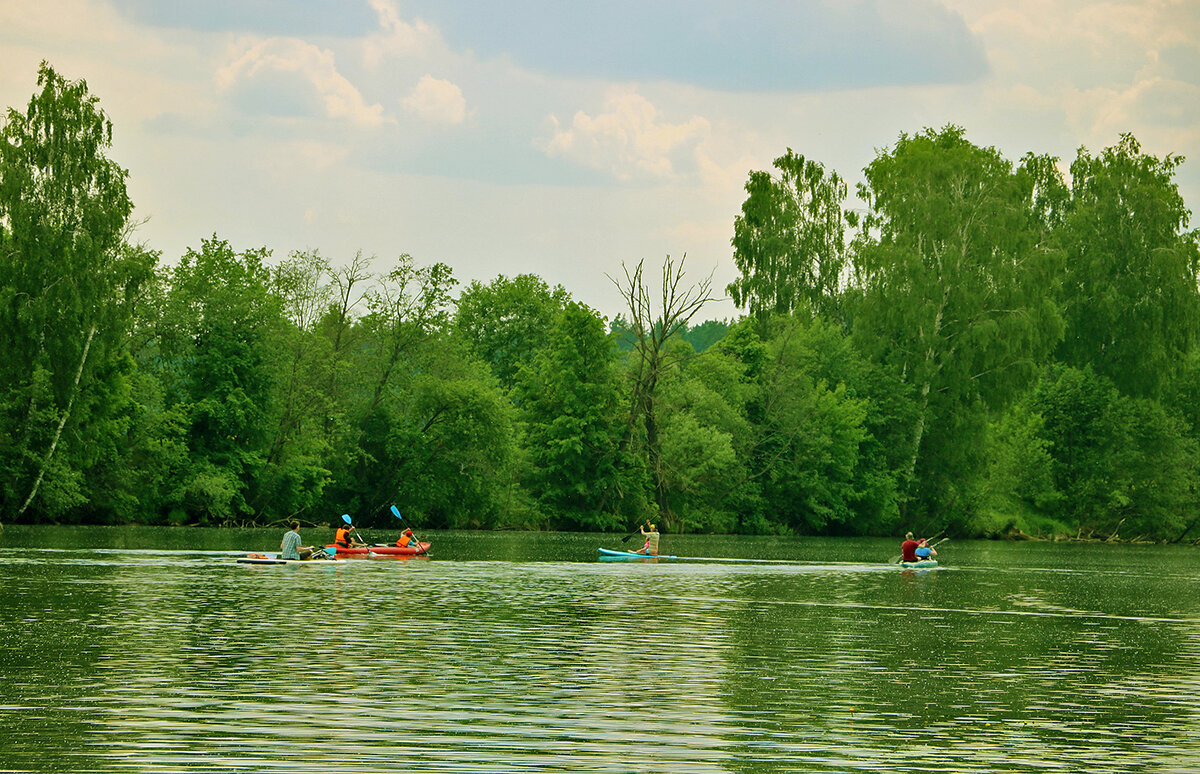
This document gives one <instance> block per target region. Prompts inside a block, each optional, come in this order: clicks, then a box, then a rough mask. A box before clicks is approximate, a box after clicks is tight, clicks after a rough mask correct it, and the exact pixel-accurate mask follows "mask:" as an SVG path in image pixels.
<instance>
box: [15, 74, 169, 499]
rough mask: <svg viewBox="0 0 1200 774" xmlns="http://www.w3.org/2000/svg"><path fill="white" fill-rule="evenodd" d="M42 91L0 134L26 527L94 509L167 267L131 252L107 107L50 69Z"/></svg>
mask: <svg viewBox="0 0 1200 774" xmlns="http://www.w3.org/2000/svg"><path fill="white" fill-rule="evenodd" d="M38 86H39V87H40V89H41V90H40V91H39V92H38V93H37V94H35V95H34V96H33V97H32V99H30V101H29V105H28V108H27V109H26V111H25V112H24V113H22V112H19V111H17V110H15V109H9V110H8V112H7V115H6V117H5V120H4V123H3V127H2V128H0V385H3V388H2V389H3V394H2V395H0V437H3V439H4V440H3V441H0V479H2V481H3V483H0V492H3V506H4V510H5V511H6V512H8V513H10V514H14V515H15V516H16V517H17V518H23V517H24V515H25V514H26V512H27V511H30V512H31V514H33V515H34V517H35V518H56V517H58V516H61V515H62V514H64V513H65V512H66V511H68V510H69V509H71V508H79V507H82V506H84V505H85V503H86V501H87V485H86V483H85V475H84V473H85V469H86V468H88V467H89V466H90V465H92V464H93V463H95V462H96V460H97V458H96V456H95V452H96V450H97V449H99V448H102V447H108V446H109V445H110V444H111V439H110V438H104V437H102V436H105V435H106V434H111V433H114V432H119V430H118V429H117V424H114V423H113V422H112V421H110V420H111V419H112V418H113V417H114V416H115V415H118V414H120V413H121V412H122V411H123V410H124V409H123V407H122V406H121V405H120V404H121V402H122V401H123V400H124V399H125V396H126V395H127V393H126V392H125V387H124V386H123V385H122V384H121V383H122V382H123V381H125V380H127V379H128V378H129V370H128V366H129V365H130V363H129V361H128V358H127V351H128V350H127V344H128V338H127V337H128V329H129V325H130V320H131V316H132V302H131V299H132V298H133V297H134V295H135V294H136V290H137V287H138V285H139V284H140V283H142V282H144V281H146V280H147V279H148V278H149V276H150V274H151V272H152V268H153V265H154V261H155V257H156V256H155V255H154V254H153V253H151V252H149V251H145V250H140V249H133V248H127V247H126V246H125V244H124V234H125V231H126V228H127V226H128V219H129V215H130V212H131V210H132V207H133V204H132V202H131V201H130V199H129V195H128V192H127V190H126V187H125V179H126V177H127V173H126V171H125V170H124V169H122V168H121V167H120V166H118V165H117V164H116V163H115V162H114V161H112V160H111V159H109V158H108V156H107V152H108V149H109V148H110V147H111V144H112V124H111V122H110V121H109V120H108V117H107V116H106V115H105V114H104V111H102V110H101V109H100V108H99V105H98V103H99V100H98V98H97V97H95V96H93V95H91V94H89V92H88V88H87V84H86V83H85V82H83V81H68V80H66V79H65V78H63V77H62V76H61V75H59V74H58V73H57V72H55V71H54V69H53V68H51V67H50V66H49V65H48V64H46V63H45V62H43V63H42V65H41V67H40V68H39V69H38ZM31 509H32V510H31Z"/></svg>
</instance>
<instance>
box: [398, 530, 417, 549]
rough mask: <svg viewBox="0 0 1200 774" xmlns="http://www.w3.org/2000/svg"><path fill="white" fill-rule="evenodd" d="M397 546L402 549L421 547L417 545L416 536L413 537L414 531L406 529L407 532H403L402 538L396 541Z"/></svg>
mask: <svg viewBox="0 0 1200 774" xmlns="http://www.w3.org/2000/svg"><path fill="white" fill-rule="evenodd" d="M396 545H398V546H399V547H401V548H409V547H411V546H416V545H420V544H419V543H417V538H416V536H415V535H413V531H412V530H411V529H406V530H404V532H402V533H401V534H400V537H399V538H398V539H397V540H396Z"/></svg>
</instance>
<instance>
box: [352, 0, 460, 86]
mask: <svg viewBox="0 0 1200 774" xmlns="http://www.w3.org/2000/svg"><path fill="white" fill-rule="evenodd" d="M368 2H369V3H370V5H371V8H373V9H374V10H375V13H376V15H377V16H378V17H379V27H380V31H379V32H377V33H374V34H372V35H370V36H369V37H368V38H367V39H366V41H365V42H364V43H363V60H364V61H365V62H366V64H367V66H368V67H369V68H371V69H373V70H374V69H377V68H378V67H379V66H380V65H381V64H382V63H383V62H384V61H385V60H386V59H391V58H396V57H404V58H421V57H424V56H427V55H428V54H429V53H430V52H431V51H433V50H434V49H435V48H438V47H440V46H441V45H442V39H441V35H439V34H438V31H437V30H436V29H435V28H434V27H432V26H431V25H429V24H426V23H425V22H424V21H423V20H421V19H414V20H413V21H411V22H408V21H405V20H404V19H402V18H400V12H399V11H398V10H397V9H396V4H395V3H394V2H392V1H391V0H368Z"/></svg>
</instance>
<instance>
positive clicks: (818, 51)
mask: <svg viewBox="0 0 1200 774" xmlns="http://www.w3.org/2000/svg"><path fill="white" fill-rule="evenodd" d="M43 59H45V60H47V61H49V62H50V64H51V65H53V66H54V67H55V68H56V69H57V70H58V71H59V72H60V73H61V74H63V75H64V76H66V77H68V78H71V79H78V78H83V79H85V80H87V82H88V85H89V88H90V90H91V91H92V93H93V94H95V95H97V96H98V97H100V100H101V106H102V107H103V108H104V109H105V111H106V112H107V113H108V114H109V116H110V118H111V119H112V121H113V125H114V134H115V138H114V148H113V150H112V157H113V158H114V159H115V160H116V161H117V162H118V163H120V164H121V165H122V166H124V167H126V168H127V169H128V170H129V172H130V180H129V185H130V191H131V194H132V197H133V200H134V202H135V205H136V207H137V210H136V213H135V216H136V217H137V218H139V219H144V220H145V223H144V225H142V226H141V228H140V230H139V238H140V239H141V240H142V241H144V242H146V243H147V244H148V245H149V246H150V247H152V248H154V249H157V250H160V251H161V252H162V256H163V259H164V261H168V262H170V261H174V260H176V259H178V257H179V256H180V255H181V254H182V253H183V252H184V251H185V250H186V249H187V248H188V247H197V246H199V244H200V240H201V239H202V238H204V237H207V236H210V235H212V234H214V233H216V234H217V235H218V236H220V237H221V238H223V239H226V240H228V241H229V242H230V243H231V244H232V245H233V246H234V248H235V249H239V250H240V249H244V248H249V247H261V246H265V247H268V248H270V249H272V250H273V251H274V253H275V255H276V256H284V255H286V254H288V253H289V252H291V251H293V250H303V249H310V248H315V249H318V250H320V251H321V253H322V254H324V255H326V256H327V257H329V258H330V259H332V260H333V261H334V262H335V263H342V262H346V261H348V260H349V259H350V258H351V257H353V255H354V254H355V252H356V251H359V250H361V251H362V252H363V253H365V254H367V255H375V256H377V257H378V259H379V260H378V263H377V267H379V268H383V267H385V266H386V265H387V264H388V263H389V262H390V261H391V260H392V259H394V258H395V257H396V256H397V255H399V254H401V253H409V254H411V255H413V256H414V258H415V259H416V260H417V261H418V262H419V263H432V262H435V261H443V262H446V263H448V264H450V265H451V266H452V267H453V268H454V270H455V276H456V277H457V278H458V279H459V280H460V282H463V283H466V282H468V281H470V280H472V279H478V280H482V281H490V280H491V279H492V278H494V277H495V276H496V275H498V274H505V275H508V276H513V275H516V274H520V273H535V274H539V275H541V276H542V277H543V278H545V279H546V280H547V281H548V282H550V283H551V284H562V285H563V286H565V287H566V288H567V290H568V291H570V292H571V293H572V295H573V296H574V297H575V298H577V299H579V300H581V301H583V302H585V303H588V304H590V305H591V306H593V307H595V308H597V309H599V310H600V311H601V312H602V313H604V314H606V315H613V314H615V313H617V312H619V311H621V298H620V296H619V294H618V293H617V290H616V288H615V287H614V286H613V284H612V283H611V282H610V280H609V279H608V277H609V276H619V275H620V274H621V264H622V263H625V264H627V265H633V264H636V263H637V262H638V261H639V260H642V259H645V260H646V262H647V266H652V267H654V271H653V272H652V273H656V272H657V267H658V266H659V265H660V264H661V261H662V259H663V257H664V256H666V255H668V254H669V255H673V256H680V255H683V254H686V255H687V262H686V266H687V269H688V278H689V279H690V280H693V281H698V280H701V279H703V278H705V277H707V276H708V275H709V273H710V272H712V273H713V282H714V285H715V286H716V288H717V289H719V290H723V289H724V286H725V285H726V284H727V283H728V282H729V281H730V280H732V279H733V278H734V276H735V273H736V272H735V270H734V267H733V262H732V258H731V249H730V246H729V240H730V237H731V236H732V229H733V218H734V216H735V215H736V214H737V213H738V211H739V208H740V206H741V203H742V200H743V199H744V191H743V188H742V186H743V184H744V183H745V180H746V175H747V173H748V172H749V171H750V170H752V169H767V168H769V167H770V164H771V160H772V159H774V158H775V157H777V156H779V155H782V154H783V153H784V152H785V151H786V149H787V148H789V147H790V148H793V149H795V150H796V152H798V153H800V154H803V155H804V156H806V157H808V158H811V159H815V160H817V161H821V162H822V163H824V164H826V165H827V166H829V167H832V168H833V169H836V170H837V171H838V172H839V173H840V174H842V176H843V177H845V178H847V179H848V180H850V181H851V183H853V182H856V181H858V180H860V179H861V170H862V168H863V167H864V166H866V164H868V163H869V162H870V161H871V159H872V158H874V155H875V153H876V151H877V149H881V148H885V147H887V146H889V145H890V144H892V143H893V142H894V141H895V139H896V137H897V136H898V135H899V134H900V133H901V132H916V131H920V130H921V129H923V128H925V127H938V128H940V127H942V126H944V125H946V124H947V123H955V124H959V125H961V126H964V127H965V128H966V130H967V134H968V137H969V138H970V139H971V140H972V141H974V142H975V143H977V144H980V145H991V146H995V147H996V148H998V149H999V150H1000V151H1001V152H1002V153H1004V155H1005V156H1007V157H1008V158H1009V159H1011V160H1014V161H1015V160H1018V159H1019V158H1020V157H1021V156H1022V155H1023V154H1024V153H1025V152H1027V151H1034V152H1037V153H1052V154H1055V155H1057V156H1059V157H1061V158H1062V159H1063V162H1064V165H1065V164H1069V162H1070V160H1071V159H1072V158H1073V157H1074V155H1075V151H1076V149H1077V148H1078V147H1079V146H1081V145H1082V146H1086V147H1087V148H1089V149H1091V150H1093V151H1099V150H1101V149H1103V148H1105V147H1107V146H1109V145H1112V144H1114V143H1115V142H1116V141H1117V139H1118V136H1119V134H1120V133H1122V132H1133V133H1134V135H1135V136H1136V137H1137V138H1138V139H1139V140H1140V141H1141V142H1142V144H1143V146H1144V147H1145V149H1146V150H1148V151H1149V152H1151V153H1154V154H1156V155H1160V156H1162V155H1166V154H1167V153H1175V154H1182V155H1185V156H1188V157H1189V161H1188V162H1187V163H1185V164H1184V166H1183V168H1182V169H1181V171H1180V174H1179V176H1178V181H1179V183H1180V187H1181V190H1182V191H1183V195H1184V198H1185V200H1186V201H1187V202H1188V204H1189V205H1190V206H1191V208H1192V209H1196V208H1197V206H1198V204H1200V1H1198V0H1129V1H1123V0H1113V1H1112V2H1090V1H1088V0H1013V1H1012V2H1009V1H1007V0H844V1H839V0H824V1H821V0H686V1H684V0H671V1H668V2H660V1H658V0H637V1H636V2H634V1H632V0H608V1H607V2H585V0H572V1H570V2H566V1H565V0H503V1H502V2H501V1H499V0H357V1H356V0H174V1H169V0H3V2H0V105H4V106H11V107H19V108H22V109H23V108H24V106H25V105H26V104H27V103H28V100H29V98H30V96H31V95H32V93H33V92H34V89H35V88H36V71H37V66H38V63H39V62H40V61H41V60H43ZM1196 225H1198V224H1197V223H1193V226H1196ZM734 314H736V310H735V309H734V308H733V306H732V304H730V303H729V302H723V303H721V304H716V305H713V306H712V307H710V308H709V309H708V310H707V312H706V314H705V315H704V316H706V317H728V316H732V315H734Z"/></svg>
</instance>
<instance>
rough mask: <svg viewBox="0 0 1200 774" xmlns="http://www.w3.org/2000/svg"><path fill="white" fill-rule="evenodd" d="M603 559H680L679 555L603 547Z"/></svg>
mask: <svg viewBox="0 0 1200 774" xmlns="http://www.w3.org/2000/svg"><path fill="white" fill-rule="evenodd" d="M599 551H600V558H601V559H678V558H679V557H678V556H664V555H662V554H639V553H638V552H637V551H614V550H612V549H611V548H601V549H599Z"/></svg>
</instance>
